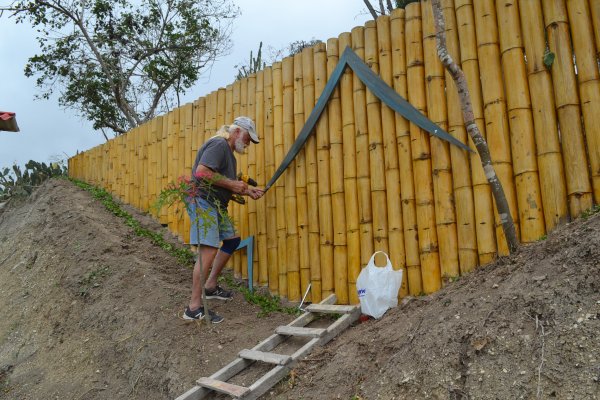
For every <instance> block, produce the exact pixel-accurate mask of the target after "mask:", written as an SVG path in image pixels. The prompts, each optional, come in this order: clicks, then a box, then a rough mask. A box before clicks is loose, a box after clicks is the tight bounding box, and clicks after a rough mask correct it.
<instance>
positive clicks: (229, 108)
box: [225, 84, 241, 274]
mask: <svg viewBox="0 0 600 400" xmlns="http://www.w3.org/2000/svg"><path fill="white" fill-rule="evenodd" d="M234 118H235V117H234V116H233V84H229V85H227V86H226V87H225V124H226V125H229V124H231V123H232V122H233V119H234ZM238 208H239V204H238V203H236V202H235V201H230V202H229V209H228V213H229V218H231V220H232V221H233V225H234V227H235V230H236V232H237V233H238V235H239V234H240V231H239V224H238V219H237V215H236V214H237V212H238ZM239 260H241V256H240V252H239V251H236V252H234V253H233V255H232V257H231V259H230V261H229V265H228V267H229V268H231V269H232V272H234V274H235V270H236V267H235V264H236V263H238V270H239Z"/></svg>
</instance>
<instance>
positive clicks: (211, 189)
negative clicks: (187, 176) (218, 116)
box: [192, 137, 237, 207]
mask: <svg viewBox="0 0 600 400" xmlns="http://www.w3.org/2000/svg"><path fill="white" fill-rule="evenodd" d="M199 164H202V165H204V166H207V167H208V168H210V169H211V170H213V171H215V172H217V173H218V174H221V175H223V176H224V177H226V178H229V179H232V180H235V179H237V178H236V171H237V161H236V159H235V157H234V155H233V151H232V150H231V147H229V143H227V140H225V139H224V138H222V137H216V138H211V139H209V140H208V141H207V142H205V143H204V144H203V145H202V147H200V150H198V154H197V155H196V161H195V162H194V166H193V167H192V176H194V172H195V171H196V168H198V165H199ZM194 180H195V181H196V182H197V183H199V188H200V190H199V192H200V197H202V198H203V199H205V200H207V201H209V202H210V203H212V204H214V205H217V201H218V204H219V205H220V206H222V207H227V205H228V204H229V200H230V199H231V195H232V194H233V193H232V192H231V191H229V190H227V189H225V188H222V187H219V186H216V185H211V184H210V183H206V182H203V181H198V180H197V179H195V178H194Z"/></svg>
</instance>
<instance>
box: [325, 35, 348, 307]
mask: <svg viewBox="0 0 600 400" xmlns="http://www.w3.org/2000/svg"><path fill="white" fill-rule="evenodd" d="M338 52H339V43H338V40H337V39H335V38H334V39H329V40H328V41H327V77H328V78H329V77H330V76H331V73H332V72H333V70H334V69H335V67H337V64H338V61H339V53H338ZM327 108H328V109H327V114H328V116H329V127H328V130H329V143H330V149H331V151H330V154H329V168H330V178H331V182H330V185H331V211H332V225H333V287H334V289H335V295H336V297H337V302H338V303H339V304H348V302H349V296H348V256H347V249H346V206H345V204H344V152H343V136H342V109H341V103H340V88H339V85H338V87H336V88H335V90H334V91H333V94H332V95H331V98H330V99H329V104H328V107H327ZM319 180H320V178H319Z"/></svg>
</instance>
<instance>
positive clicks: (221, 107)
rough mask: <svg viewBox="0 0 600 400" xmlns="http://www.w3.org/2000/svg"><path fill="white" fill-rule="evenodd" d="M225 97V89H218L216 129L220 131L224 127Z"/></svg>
mask: <svg viewBox="0 0 600 400" xmlns="http://www.w3.org/2000/svg"><path fill="white" fill-rule="evenodd" d="M226 95H227V91H226V90H225V88H219V89H218V90H217V116H216V118H217V125H216V126H217V129H220V128H221V127H222V126H223V125H225V123H226V122H229V121H225V97H226Z"/></svg>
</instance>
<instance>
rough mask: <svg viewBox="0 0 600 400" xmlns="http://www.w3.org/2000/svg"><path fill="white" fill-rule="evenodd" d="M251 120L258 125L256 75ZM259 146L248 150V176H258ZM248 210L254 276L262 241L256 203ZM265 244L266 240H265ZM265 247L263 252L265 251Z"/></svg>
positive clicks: (251, 87)
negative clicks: (254, 248) (254, 243)
mask: <svg viewBox="0 0 600 400" xmlns="http://www.w3.org/2000/svg"><path fill="white" fill-rule="evenodd" d="M246 112H247V113H248V115H249V116H250V118H252V119H253V120H254V121H255V123H256V74H253V75H250V76H249V77H248V108H247V111H246ZM257 147H258V146H252V145H250V147H249V148H248V175H250V176H254V177H255V176H256V172H257V171H256V149H257ZM246 209H247V210H248V211H247V212H248V233H249V234H250V235H255V236H254V237H255V239H256V251H254V260H253V261H252V270H253V273H254V274H257V273H258V271H259V264H258V263H259V254H261V253H260V248H261V247H260V240H259V233H260V232H258V222H257V215H256V202H255V201H249V202H248V203H246ZM263 243H264V239H263ZM264 249H265V248H264V247H263V251H264ZM247 274H248V271H246V275H244V273H243V272H242V276H243V277H244V278H247V276H248V275H247Z"/></svg>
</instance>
